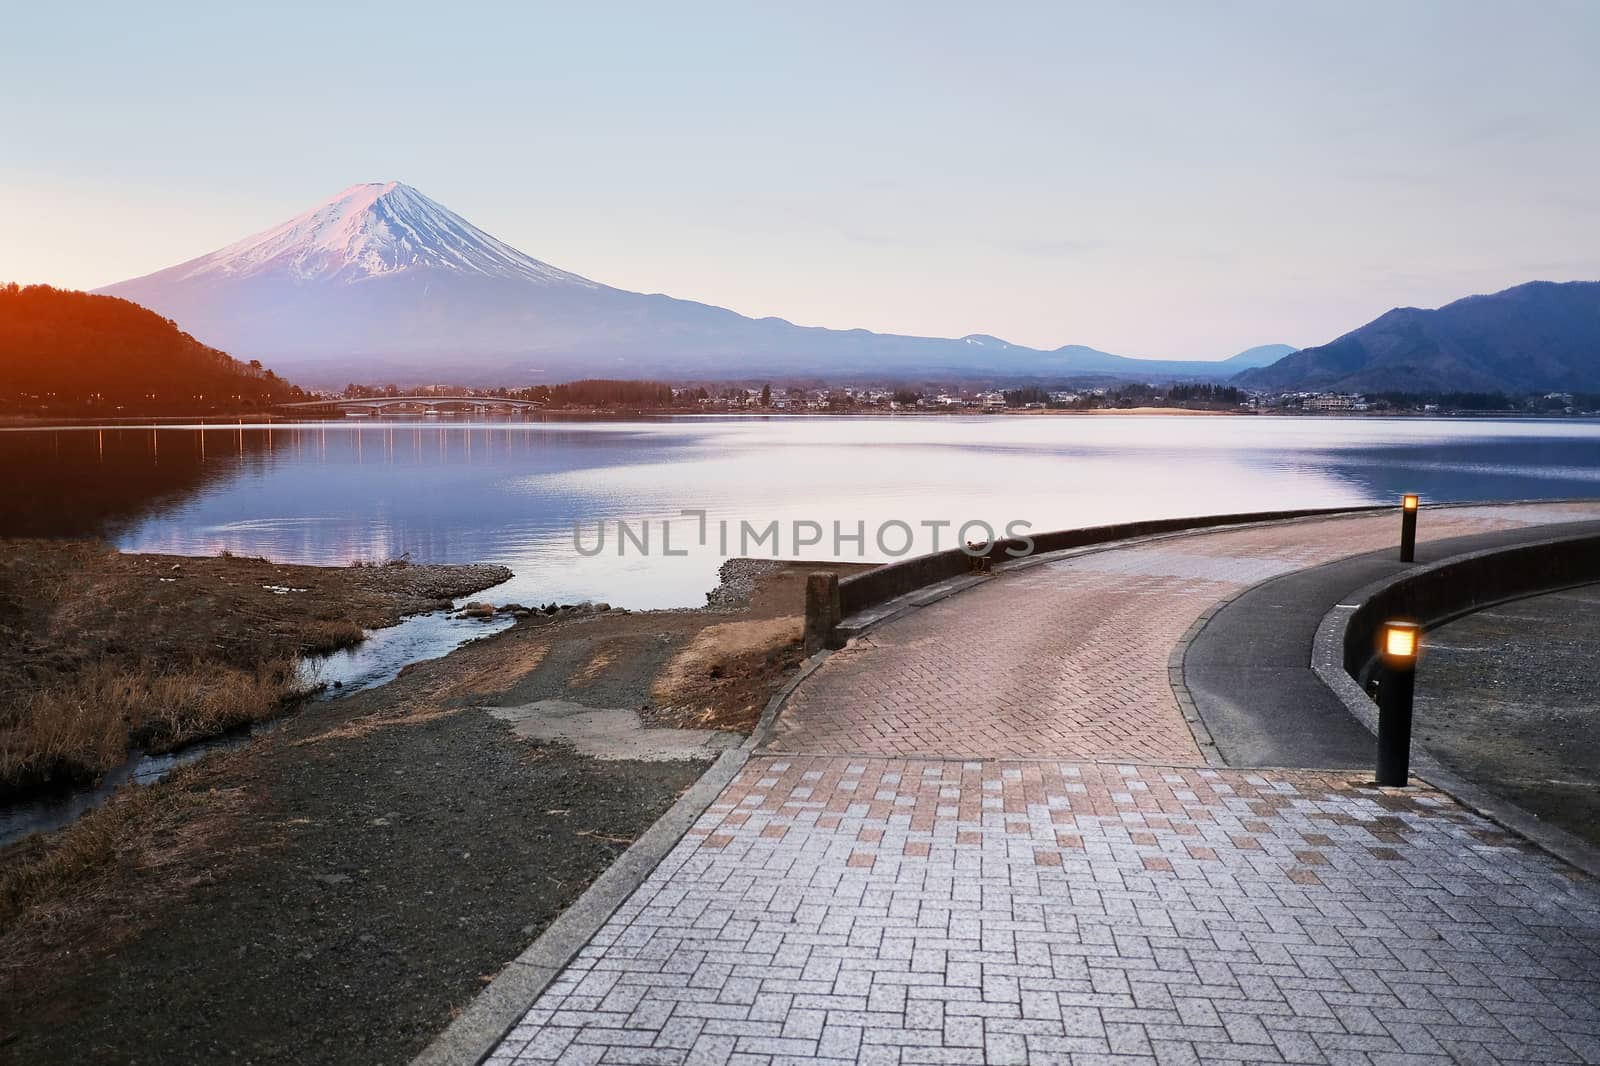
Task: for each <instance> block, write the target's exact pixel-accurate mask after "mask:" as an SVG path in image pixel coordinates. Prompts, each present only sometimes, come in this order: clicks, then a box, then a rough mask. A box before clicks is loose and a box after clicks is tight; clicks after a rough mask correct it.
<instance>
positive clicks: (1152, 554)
mask: <svg viewBox="0 0 1600 1066" xmlns="http://www.w3.org/2000/svg"><path fill="white" fill-rule="evenodd" d="M1597 517H1600V506H1595V507H1589V506H1579V505H1569V504H1557V505H1545V506H1541V507H1521V508H1503V507H1502V508H1494V507H1473V508H1448V509H1442V510H1435V511H1430V512H1428V513H1427V515H1426V516H1425V520H1424V522H1423V523H1422V532H1423V537H1424V539H1444V538H1448V537H1455V536H1462V535H1464V534H1470V533H1481V532H1486V531H1488V530H1491V529H1502V528H1506V527H1507V526H1512V525H1524V524H1533V523H1536V522H1569V521H1574V520H1582V519H1593V518H1597ZM1397 537H1398V521H1397V519H1396V517H1395V516H1394V515H1393V514H1384V515H1375V516H1371V517H1360V518H1338V519H1328V520H1322V521H1312V522H1294V523H1277V524H1273V525H1267V526H1256V527H1252V528H1246V529H1238V530H1231V531H1223V532H1218V533H1205V534H1197V535H1186V536H1179V537H1169V538H1162V539H1159V540H1154V541H1150V542H1147V543H1144V544H1136V545H1131V546H1129V547H1126V548H1120V549H1112V550H1107V551H1095V552H1091V553H1089V554H1086V555H1079V556H1076V557H1073V558H1068V559H1063V560H1061V561H1059V562H1051V563H1046V564H1044V565H1042V566H1037V567H1032V568H1029V569H1025V570H1021V571H1018V572H1015V573H1012V574H1006V575H1002V576H999V577H996V578H995V579H993V580H992V581H989V582H987V583H986V584H984V585H981V586H979V587H977V588H974V589H971V590H969V591H967V592H963V593H961V594H960V595H958V596H954V597H951V598H950V599H947V600H942V601H940V602H939V603H936V604H933V605H931V606H929V607H925V608H923V609H922V610H920V611H917V612H915V613H914V614H911V615H909V616H907V617H904V618H902V619H899V620H896V621H895V622H892V623H890V624H889V625H886V626H883V627H880V628H879V629H876V630H873V631H872V632H870V633H869V634H868V635H867V636H866V638H864V639H862V640H860V641H858V642H857V643H856V644H855V645H854V646H853V647H850V648H847V649H845V650H843V651H840V652H838V653H836V654H834V655H833V656H832V657H830V658H829V659H828V661H827V663H826V664H824V666H823V667H822V669H820V670H818V671H817V672H816V673H815V674H813V675H812V677H811V678H809V679H808V681H807V683H806V684H805V685H804V686H803V687H802V688H801V689H800V690H799V691H798V692H796V693H795V695H794V697H793V698H792V699H791V700H790V701H789V705H788V706H787V707H786V708H785V709H784V714H783V718H782V719H781V720H780V722H779V726H778V733H777V736H776V737H775V739H774V741H773V743H772V745H771V747H772V749H773V750H776V751H792V752H834V753H846V754H850V753H861V754H874V755H878V754H881V755H929V756H967V755H982V756H1008V755H1011V756H1023V757H1032V756H1039V755H1053V756H1062V757H1070V758H1084V759H1101V758H1112V759H1138V760H1143V761H1149V762H1172V761H1176V762H1195V761H1197V760H1198V759H1199V758H1200V754H1199V751H1198V749H1197V748H1196V746H1195V743H1194V738H1193V736H1192V735H1191V734H1190V732H1189V728H1188V726H1187V725H1186V724H1185V723H1184V720H1183V716H1182V714H1181V713H1180V712H1179V710H1178V704H1177V700H1176V699H1175V698H1174V696H1173V694H1172V687H1171V685H1170V683H1169V681H1168V676H1167V661H1168V657H1169V655H1170V654H1171V652H1172V648H1173V646H1174V645H1175V644H1176V643H1177V642H1178V640H1179V639H1180V638H1181V637H1182V636H1183V634H1184V633H1185V631H1187V630H1188V628H1189V627H1190V625H1192V624H1193V623H1194V621H1195V619H1197V618H1199V616H1200V615H1201V614H1202V613H1204V611H1205V610H1206V609H1207V608H1208V607H1210V606H1211V605H1212V604H1214V603H1216V602H1217V601H1218V600H1219V599H1222V598H1223V597H1225V596H1228V595H1230V594H1232V593H1234V592H1237V591H1239V590H1240V589H1242V588H1244V587H1246V586H1248V585H1252V584H1255V583H1256V582H1258V581H1264V580H1266V579H1267V578H1270V577H1274V576H1276V575H1278V574H1283V573H1287V572H1289V571H1291V570H1297V569H1300V568H1302V567H1306V566H1314V565H1316V564H1318V563H1324V562H1328V561H1329V560H1332V559H1337V558H1340V557H1342V556H1346V555H1354V554H1358V553H1360V552H1367V551H1375V550H1378V549H1381V548H1384V547H1387V546H1389V545H1392V544H1395V543H1396V541H1397Z"/></svg>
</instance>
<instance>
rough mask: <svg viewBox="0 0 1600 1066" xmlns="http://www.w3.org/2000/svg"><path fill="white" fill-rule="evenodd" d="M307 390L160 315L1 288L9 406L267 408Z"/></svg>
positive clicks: (0, 385) (0, 386)
mask: <svg viewBox="0 0 1600 1066" xmlns="http://www.w3.org/2000/svg"><path fill="white" fill-rule="evenodd" d="M298 394H299V390H298V389H295V388H292V387H291V386H290V385H289V384H288V383H287V382H284V381H283V380H281V379H279V378H278V377H276V376H275V375H274V374H273V373H272V372H271V371H268V370H265V369H263V368H262V367H260V366H248V365H246V364H244V363H241V362H239V361H238V360H236V359H232V358H230V357H229V356H228V355H226V354H225V353H223V352H219V351H217V350H216V349H215V348H208V347H207V346H205V345H204V344H201V343H200V342H199V341H197V340H195V339H194V338H193V337H191V336H189V335H188V334H187V333H184V332H182V331H181V330H179V329H178V327H177V326H176V325H174V324H173V323H172V322H170V321H168V320H167V319H165V318H162V317H161V316H160V315H158V314H156V313H155V312H154V311H151V310H148V309H147V308H144V307H140V306H138V305H137V304H134V303H130V302H128V301H127V300H119V299H116V298H114V297H111V296H94V295H90V294H89V293H86V292H71V291H67V290H62V289H53V288H51V287H50V286H48V285H30V286H28V287H26V288H23V287H20V286H17V285H6V286H0V407H4V408H7V409H12V410H23V411H29V412H33V411H40V410H48V411H53V412H61V411H78V410H83V411H87V412H110V411H113V410H116V409H121V410H124V411H129V412H133V411H161V412H162V413H165V414H185V413H199V412H205V411H218V410H233V409H243V408H251V409H254V408H258V407H259V406H260V405H261V403H262V402H263V401H265V402H273V401H278V400H288V399H293V398H295V397H296V396H297V395H298Z"/></svg>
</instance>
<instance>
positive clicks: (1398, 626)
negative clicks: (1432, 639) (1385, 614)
mask: <svg viewBox="0 0 1600 1066" xmlns="http://www.w3.org/2000/svg"><path fill="white" fill-rule="evenodd" d="M1421 635H1422V627H1420V626H1418V625H1417V624H1416V623H1415V622H1385V623H1384V626H1383V653H1384V654H1385V655H1387V656H1388V657H1389V658H1391V659H1412V658H1415V657H1416V654H1417V642H1418V638H1420V637H1421Z"/></svg>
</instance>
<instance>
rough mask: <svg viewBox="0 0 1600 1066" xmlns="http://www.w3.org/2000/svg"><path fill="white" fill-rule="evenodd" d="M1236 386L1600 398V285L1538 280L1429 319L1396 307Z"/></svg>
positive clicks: (1444, 309)
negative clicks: (1568, 394)
mask: <svg viewBox="0 0 1600 1066" xmlns="http://www.w3.org/2000/svg"><path fill="white" fill-rule="evenodd" d="M1233 383H1234V384H1236V385H1240V386H1245V387H1249V388H1257V389H1281V390H1328V391H1334V392H1386V391H1396V392H1419V393H1420V392H1437V393H1444V392H1505V393H1508V394H1513V395H1514V394H1518V393H1530V392H1543V391H1562V392H1574V391H1583V392H1594V391H1600V282H1596V281H1569V282H1559V283H1558V282H1550V281H1533V282H1529V283H1528V284H1526V285H1518V286H1516V287H1515V288H1511V289H1506V290H1505V291H1503V292H1497V293H1494V294H1493V295H1491V296H1469V297H1467V298H1466V299H1464V300H1457V301H1455V302H1454V303H1451V304H1446V305H1445V306H1443V307H1441V308H1438V309H1437V310H1433V311H1427V310H1422V309H1420V308H1416V307H1397V308H1395V309H1394V310H1392V311H1390V312H1388V313H1387V314H1384V315H1381V316H1379V317H1378V318H1375V319H1373V320H1372V321H1371V322H1369V323H1367V324H1366V325H1365V326H1362V327H1361V328H1360V329H1357V330H1352V331H1351V332H1349V333H1346V334H1345V335H1344V336H1342V337H1340V338H1339V339H1338V340H1335V341H1332V342H1330V343H1328V344H1323V345H1319V346H1318V347H1315V348H1306V349H1305V350H1303V351H1300V352H1296V353H1294V354H1292V355H1289V356H1287V357H1286V358H1283V359H1280V360H1279V361H1277V362H1275V363H1273V364H1272V365H1271V366H1268V367H1262V368H1258V369H1253V370H1247V371H1245V372H1244V373H1242V374H1240V375H1239V376H1238V377H1236V378H1235V379H1234V380H1233Z"/></svg>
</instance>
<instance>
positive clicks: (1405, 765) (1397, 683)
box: [1378, 622, 1422, 787]
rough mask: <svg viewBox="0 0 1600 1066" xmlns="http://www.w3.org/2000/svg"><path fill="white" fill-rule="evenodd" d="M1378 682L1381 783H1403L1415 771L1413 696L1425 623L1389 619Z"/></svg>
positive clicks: (1381, 649)
mask: <svg viewBox="0 0 1600 1066" xmlns="http://www.w3.org/2000/svg"><path fill="white" fill-rule="evenodd" d="M1380 640H1381V643H1380V646H1379V649H1378V651H1379V660H1380V662H1381V663H1382V665H1383V673H1382V676H1381V678H1380V680H1379V682H1378V784H1380V785H1391V786H1395V787H1403V786H1404V785H1405V784H1406V780H1407V778H1408V777H1409V776H1410V773H1411V697H1412V694H1413V691H1414V689H1415V682H1416V676H1417V650H1418V647H1419V646H1420V645H1421V643H1422V627H1421V626H1419V625H1417V624H1416V623H1415V622H1385V623H1384V624H1383V633H1382V636H1381V638H1380Z"/></svg>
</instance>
